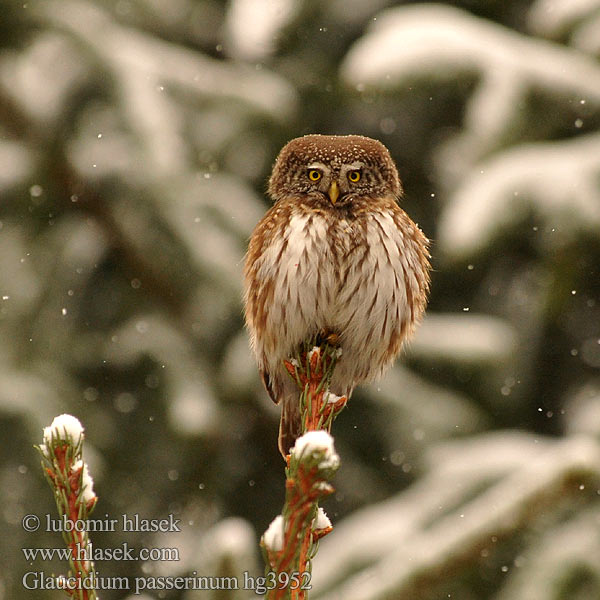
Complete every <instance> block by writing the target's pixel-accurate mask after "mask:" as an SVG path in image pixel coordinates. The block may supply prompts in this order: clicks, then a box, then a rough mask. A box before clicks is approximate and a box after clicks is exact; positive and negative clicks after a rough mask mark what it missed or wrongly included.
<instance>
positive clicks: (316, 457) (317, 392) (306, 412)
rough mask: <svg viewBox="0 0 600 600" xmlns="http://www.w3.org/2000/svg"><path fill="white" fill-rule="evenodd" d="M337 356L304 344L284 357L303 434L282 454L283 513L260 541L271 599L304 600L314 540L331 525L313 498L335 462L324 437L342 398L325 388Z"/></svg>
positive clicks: (324, 491) (327, 490) (324, 489)
mask: <svg viewBox="0 0 600 600" xmlns="http://www.w3.org/2000/svg"><path fill="white" fill-rule="evenodd" d="M338 357H339V351H338V350H337V349H336V348H333V347H331V346H329V345H328V344H324V345H323V346H320V347H319V346H316V347H315V346H312V345H311V344H306V345H305V347H304V349H303V351H302V352H301V353H300V355H299V356H298V357H297V358H296V359H292V360H287V361H285V362H284V364H285V367H286V369H287V371H288V373H289V374H290V376H291V377H292V379H294V381H296V383H297V385H298V387H299V389H300V398H299V402H300V412H301V416H302V428H303V433H304V435H303V436H302V437H301V438H299V439H298V440H297V442H296V445H295V446H294V448H292V450H291V454H290V455H289V456H288V457H287V463H288V465H287V469H286V499H285V504H284V508H283V514H282V515H281V516H280V517H277V518H276V519H275V520H274V521H273V523H272V524H271V527H269V529H268V530H267V532H266V533H265V535H264V536H263V540H262V546H263V549H264V550H265V555H266V562H267V565H268V566H267V570H268V571H269V572H270V573H274V574H275V577H274V583H275V585H274V586H273V587H272V589H270V590H269V593H268V594H267V597H268V598H270V599H271V600H281V599H283V598H289V599H290V600H306V598H307V597H308V589H309V583H310V579H309V578H310V569H311V560H312V558H313V557H314V555H315V554H316V551H317V546H318V540H319V539H320V538H321V537H323V536H324V535H326V534H328V533H329V532H330V531H331V530H332V527H331V523H330V522H329V520H328V519H327V517H326V516H325V513H323V512H322V510H321V509H319V508H318V503H319V500H320V499H321V498H324V497H325V496H327V495H329V494H331V493H332V492H333V487H332V486H331V485H330V483H329V480H330V479H331V478H332V477H333V475H334V473H335V471H336V470H337V468H338V465H339V458H338V456H337V455H336V454H335V451H334V449H333V440H332V439H331V437H330V436H329V431H330V430H331V424H332V422H333V420H334V418H335V417H336V416H337V415H338V414H339V412H340V411H341V410H342V409H343V408H344V406H345V405H346V400H347V399H346V397H345V396H342V397H338V396H335V395H334V394H331V393H330V391H329V382H330V380H331V375H332V373H333V369H334V368H335V363H336V360H337V358H338ZM310 432H312V435H311V434H310ZM317 432H318V433H317ZM307 434H308V435H307ZM272 581H273V579H272Z"/></svg>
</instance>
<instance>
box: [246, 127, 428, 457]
mask: <svg viewBox="0 0 600 600" xmlns="http://www.w3.org/2000/svg"><path fill="white" fill-rule="evenodd" d="M401 194H402V188H401V184H400V180H399V177H398V171H397V170H396V166H395V164H394V162H393V160H392V158H391V156H390V153H389V152H388V150H387V148H386V147H385V146H384V145H383V144H382V143H381V142H378V141H376V140H373V139H370V138H367V137H363V136H357V135H349V136H333V135H331V136H329V135H307V136H304V137H301V138H297V139H294V140H292V141H291V142H289V143H288V144H287V145H286V146H284V148H283V149H282V150H281V152H280V154H279V156H278V158H277V160H276V162H275V166H274V167H273V172H272V174H271V178H270V181H269V195H270V196H271V198H272V199H273V200H274V205H273V207H272V208H271V209H270V210H269V211H268V212H267V213H266V214H265V216H264V217H263V219H262V220H261V221H260V222H259V223H258V225H257V226H256V229H255V230H254V233H253V234H252V237H251V239H250V245H249V248H248V254H247V256H246V265H245V313H246V325H247V327H248V330H249V332H250V341H251V345H252V348H253V350H254V353H255V354H256V358H257V361H258V367H259V370H260V374H261V377H262V380H263V383H264V385H265V388H266V389H267V392H268V393H269V396H270V397H271V398H272V399H273V401H274V402H275V403H281V404H282V413H281V424H280V429H279V449H280V451H281V453H282V454H283V455H284V456H285V454H287V453H288V451H289V449H290V448H291V446H293V444H294V441H295V439H296V438H297V437H298V435H300V433H301V431H300V426H301V424H300V414H299V401H298V390H297V388H296V384H295V382H294V381H292V379H291V378H290V376H289V375H288V374H287V372H286V370H285V367H284V364H283V361H284V360H285V359H288V358H290V357H292V356H293V354H294V352H295V351H296V349H297V348H298V347H299V345H300V344H301V343H302V342H303V341H304V340H308V339H310V338H311V337H312V336H315V335H317V334H318V333H319V332H322V331H327V332H330V333H333V334H335V335H336V337H337V340H338V343H339V345H340V347H341V350H342V352H341V357H340V359H339V360H338V362H337V365H336V367H335V370H334V373H333V377H332V379H331V385H330V390H331V392H333V393H334V394H337V395H339V396H342V395H345V396H347V397H349V396H350V394H351V393H352V390H353V389H354V387H355V386H356V385H357V384H359V383H362V382H365V381H368V380H370V379H373V378H374V377H376V376H378V375H380V374H381V373H382V372H383V371H384V369H385V368H386V367H388V366H389V365H390V364H391V363H392V362H393V360H394V358H395V357H396V356H397V355H398V353H399V351H400V348H401V346H402V343H403V342H404V340H405V339H406V338H407V337H408V336H409V335H410V334H411V332H412V330H413V328H414V326H415V324H416V323H417V322H418V321H419V319H420V318H421V316H422V314H423V311H424V310H425V304H426V300H427V293H428V290H429V269H430V265H429V253H428V240H427V238H426V237H425V236H424V235H423V233H422V232H421V230H420V229H419V228H418V227H417V225H415V223H413V222H412V221H411V220H410V218H409V217H408V216H407V214H406V213H405V212H404V211H403V210H402V209H401V208H400V207H399V206H398V199H399V198H400V196H401Z"/></svg>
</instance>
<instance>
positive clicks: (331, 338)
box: [317, 327, 340, 348]
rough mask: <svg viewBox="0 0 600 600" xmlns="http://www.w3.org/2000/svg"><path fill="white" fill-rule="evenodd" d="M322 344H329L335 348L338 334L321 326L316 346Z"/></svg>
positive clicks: (337, 342) (337, 344) (338, 337)
mask: <svg viewBox="0 0 600 600" xmlns="http://www.w3.org/2000/svg"><path fill="white" fill-rule="evenodd" d="M322 344H329V345H330V346H333V347H334V348H337V347H338V346H339V345H340V336H339V335H338V334H337V333H335V332H334V331H331V329H329V328H327V327H323V329H321V331H319V333H318V334H317V346H321V345H322Z"/></svg>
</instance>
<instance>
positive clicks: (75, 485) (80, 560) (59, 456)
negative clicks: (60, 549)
mask: <svg viewBox="0 0 600 600" xmlns="http://www.w3.org/2000/svg"><path fill="white" fill-rule="evenodd" d="M82 447H83V427H82V426H81V423H79V421H78V420H77V419H76V418H75V417H72V416H71V415H61V416H60V417H56V419H54V421H53V422H52V425H50V427H46V428H45V429H44V443H43V444H42V445H41V446H36V448H37V449H38V450H39V452H40V454H41V457H42V468H43V470H44V474H45V475H46V479H47V480H48V483H49V484H50V487H51V488H52V490H53V492H54V497H55V500H56V506H57V508H58V512H59V516H60V519H61V524H62V535H63V539H64V541H65V543H66V545H67V547H68V548H69V550H70V558H69V566H70V571H69V574H68V577H64V576H60V577H58V585H57V587H62V588H63V589H64V590H65V592H66V593H67V594H68V596H69V597H70V598H72V599H73V600H97V598H98V597H97V595H96V591H95V582H96V573H95V570H94V562H93V560H91V558H92V557H91V556H89V554H90V553H91V544H90V541H89V537H88V533H87V531H86V527H85V523H86V521H87V518H88V517H89V515H90V514H91V512H92V511H93V510H94V507H95V506H96V502H97V501H98V497H97V496H96V494H95V493H94V490H93V481H92V478H91V477H90V475H89V473H88V468H87V465H86V464H85V463H84V462H83V459H82Z"/></svg>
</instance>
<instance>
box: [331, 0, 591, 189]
mask: <svg viewBox="0 0 600 600" xmlns="http://www.w3.org/2000/svg"><path fill="white" fill-rule="evenodd" d="M470 74H471V75H477V76H478V78H479V81H478V84H477V87H476V89H475V91H474V93H473V95H472V96H471V98H470V99H469V100H468V102H467V105H466V109H465V118H464V121H465V131H464V133H463V134H461V135H460V136H458V137H457V138H454V139H453V140H452V143H449V144H446V147H445V148H444V153H443V156H442V157H438V162H439V165H440V168H443V169H444V170H445V171H446V173H445V174H446V176H447V177H449V178H450V180H453V179H454V180H456V178H457V177H460V175H461V174H463V173H464V172H465V171H467V170H468V169H469V168H470V167H471V166H472V165H473V164H474V163H476V162H477V161H478V160H479V159H480V158H481V157H482V156H484V155H485V154H487V153H488V152H490V151H491V150H493V149H495V148H498V147H500V146H501V145H502V142H503V140H504V139H505V138H506V137H508V136H510V135H511V134H512V132H514V130H515V123H519V119H520V117H521V113H520V111H521V110H522V105H523V102H524V101H525V100H526V99H527V96H528V94H529V93H531V91H532V90H542V91H547V92H548V93H550V94H551V95H553V96H557V95H562V96H563V97H567V98H574V97H575V98H582V99H584V100H585V101H587V102H589V103H592V104H598V105H600V66H599V65H598V63H597V61H595V60H594V59H592V58H591V57H589V56H586V55H585V54H582V53H580V52H578V51H576V50H573V49H570V48H565V47H564V46H561V45H558V44H553V43H550V42H547V41H541V40H535V39H531V38H529V37H527V36H525V35H521V34H519V33H516V32H514V31H512V30H510V29H507V28H504V27H502V26H500V25H497V24H492V23H490V22H489V21H486V20H484V19H480V18H477V17H474V16H472V15H471V14H469V13H467V12H465V11H462V10H459V9H456V8H452V7H449V6H442V5H436V4H434V5H425V4H422V5H416V6H410V7H399V8H393V9H389V10H387V11H384V12H383V13H382V14H380V15H379V16H378V17H377V20H376V22H375V23H374V24H373V25H372V26H371V27H370V29H369V30H368V32H367V33H366V35H365V36H363V37H362V38H360V39H359V40H358V41H357V42H356V43H355V44H354V45H353V46H352V47H351V49H350V51H349V52H348V54H347V56H346V58H345V59H344V62H343V63H342V66H341V76H342V78H343V79H344V80H345V81H346V82H348V83H349V84H350V85H353V86H357V87H358V89H363V88H365V87H368V86H374V87H377V88H380V89H398V88H399V87H401V86H402V85H406V83H407V82H409V83H410V82H414V81H415V80H422V79H423V78H427V79H431V80H434V81H441V82H448V81H453V80H456V79H460V78H463V77H464V76H465V75H470Z"/></svg>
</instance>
